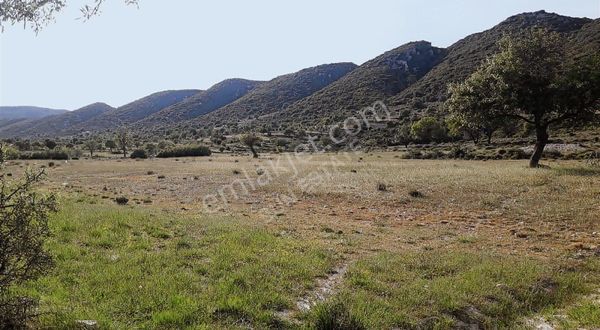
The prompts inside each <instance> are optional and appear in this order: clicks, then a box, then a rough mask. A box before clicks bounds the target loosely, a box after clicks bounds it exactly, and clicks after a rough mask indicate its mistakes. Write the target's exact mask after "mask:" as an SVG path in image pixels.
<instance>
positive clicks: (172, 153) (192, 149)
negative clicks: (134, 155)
mask: <svg viewBox="0 0 600 330" xmlns="http://www.w3.org/2000/svg"><path fill="white" fill-rule="evenodd" d="M210 155H211V151H210V148H208V147H207V146H184V147H175V148H171V149H169V150H165V151H161V152H159V153H158V155H156V157H158V158H171V157H203V156H210Z"/></svg>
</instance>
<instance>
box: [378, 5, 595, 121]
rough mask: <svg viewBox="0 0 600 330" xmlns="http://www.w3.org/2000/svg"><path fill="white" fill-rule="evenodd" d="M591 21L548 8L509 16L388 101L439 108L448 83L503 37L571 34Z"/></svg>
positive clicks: (465, 42)
mask: <svg viewBox="0 0 600 330" xmlns="http://www.w3.org/2000/svg"><path fill="white" fill-rule="evenodd" d="M591 22H592V21H591V20H589V19H586V18H573V17H566V16H561V15H557V14H554V13H547V12H545V11H538V12H534V13H524V14H519V15H515V16H512V17H509V18H508V19H506V20H505V21H503V22H501V23H500V24H498V25H496V26H495V27H493V28H491V29H489V30H487V31H484V32H480V33H475V34H472V35H470V36H468V37H466V38H464V39H462V40H459V41H458V42H456V43H455V44H453V45H452V46H450V47H448V49H447V52H446V56H445V57H444V58H443V60H442V61H440V63H439V64H438V65H436V66H435V67H434V68H432V69H431V71H430V72H428V73H427V74H426V75H425V76H424V77H423V78H421V79H420V80H419V81H418V82H416V83H415V84H414V85H412V86H410V87H409V88H407V89H406V90H404V91H402V92H401V93H399V94H398V95H396V96H394V97H392V98H390V99H389V100H388V104H389V105H391V106H396V109H397V110H403V109H406V110H410V111H419V110H423V109H426V108H428V107H431V108H434V109H437V108H438V107H439V105H440V102H442V101H444V100H445V99H446V97H447V95H446V91H447V86H448V84H449V83H451V82H458V81H462V80H464V79H466V78H467V77H468V76H469V75H470V74H471V73H473V72H474V71H475V70H476V69H477V67H479V65H480V64H481V63H482V62H483V60H485V59H486V58H487V57H489V56H491V55H492V54H494V53H495V52H496V51H497V50H498V48H497V42H498V41H499V40H500V39H501V38H502V37H503V36H505V35H507V34H510V33H518V32H519V31H522V30H524V29H529V28H533V27H542V28H547V29H549V30H552V31H557V32H560V33H563V34H565V35H567V36H570V35H572V34H573V33H576V32H577V31H579V30H581V29H582V28H583V27H585V25H586V24H588V23H591ZM592 37H593V35H592ZM585 40H588V38H585ZM582 42H586V41H582Z"/></svg>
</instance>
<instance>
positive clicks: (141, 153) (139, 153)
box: [129, 149, 148, 159]
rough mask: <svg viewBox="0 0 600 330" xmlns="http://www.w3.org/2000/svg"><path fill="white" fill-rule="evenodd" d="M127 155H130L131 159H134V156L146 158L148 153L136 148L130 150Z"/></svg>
mask: <svg viewBox="0 0 600 330" xmlns="http://www.w3.org/2000/svg"><path fill="white" fill-rule="evenodd" d="M129 157H131V158H133V159H136V158H141V159H146V158H148V153H147V152H146V150H144V149H136V150H134V151H132V152H131V155H129Z"/></svg>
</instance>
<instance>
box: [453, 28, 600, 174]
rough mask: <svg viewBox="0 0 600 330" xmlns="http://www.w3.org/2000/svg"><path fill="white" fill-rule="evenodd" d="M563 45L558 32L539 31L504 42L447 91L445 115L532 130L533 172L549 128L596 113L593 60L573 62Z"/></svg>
mask: <svg viewBox="0 0 600 330" xmlns="http://www.w3.org/2000/svg"><path fill="white" fill-rule="evenodd" d="M564 44H565V43H564V40H562V38H561V36H560V35H559V34H558V33H555V32H549V31H547V30H543V29H532V30H528V31H526V32H524V33H523V34H521V35H519V36H508V37H504V38H503V39H502V40H501V41H500V42H499V46H500V52H499V53H498V54H496V55H494V56H492V57H491V58H489V59H488V60H487V61H485V62H484V63H483V64H482V65H481V67H480V68H479V69H477V70H476V71H475V72H474V73H473V74H472V75H471V76H470V77H469V78H468V79H467V80H465V81H464V82H462V83H458V84H453V85H451V86H450V88H449V92H450V97H449V99H448V101H447V103H446V105H447V107H448V109H449V111H450V112H451V113H452V114H453V115H455V116H458V117H460V118H462V120H464V121H468V122H472V123H476V124H478V125H480V124H483V125H485V124H487V123H489V122H490V121H494V120H503V119H504V120H511V119H512V120H519V121H524V122H526V123H527V124H529V125H531V127H532V128H533V131H535V137H536V143H535V147H534V151H533V154H532V155H531V159H530V161H529V166H530V167H538V166H539V161H540V159H541V157H542V154H543V151H544V147H545V146H546V144H547V143H548V140H549V133H548V131H549V128H551V127H553V126H557V125H565V124H571V126H573V127H576V126H577V124H580V123H582V122H584V120H585V119H589V118H590V117H593V116H594V115H595V114H596V113H597V110H598V109H599V99H600V61H599V60H598V57H595V58H588V59H586V60H583V61H582V60H580V61H577V62H576V61H573V60H571V59H570V58H569V57H568V56H567V54H566V52H565V49H564Z"/></svg>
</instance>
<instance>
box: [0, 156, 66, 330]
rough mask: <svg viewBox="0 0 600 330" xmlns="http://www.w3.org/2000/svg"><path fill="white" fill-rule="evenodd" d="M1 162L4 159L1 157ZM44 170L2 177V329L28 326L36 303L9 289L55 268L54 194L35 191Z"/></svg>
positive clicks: (0, 303)
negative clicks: (51, 249)
mask: <svg viewBox="0 0 600 330" xmlns="http://www.w3.org/2000/svg"><path fill="white" fill-rule="evenodd" d="M0 161H1V160H0ZM43 176H44V172H38V173H31V172H27V173H26V174H25V179H24V180H23V181H22V182H8V181H5V179H4V178H2V184H3V189H2V190H1V191H0V266H1V267H0V268H1V269H0V329H14V328H25V326H26V325H27V320H28V319H29V318H30V317H32V316H34V315H33V313H34V312H35V310H36V304H37V303H36V302H35V301H34V300H31V299H28V298H24V297H14V296H11V295H10V293H8V288H9V287H11V286H12V285H14V284H21V283H23V282H26V281H29V280H34V279H36V278H38V277H39V276H41V275H43V274H46V273H47V272H48V270H49V269H50V267H52V258H51V256H50V254H49V253H48V251H47V250H46V247H45V241H46V239H47V238H48V237H49V236H50V229H49V227H48V215H49V213H50V212H54V211H56V201H55V197H54V196H53V195H50V196H43V195H40V194H39V193H37V192H35V191H33V185H34V184H36V183H38V182H39V181H40V180H41V178H42V177H43Z"/></svg>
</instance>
